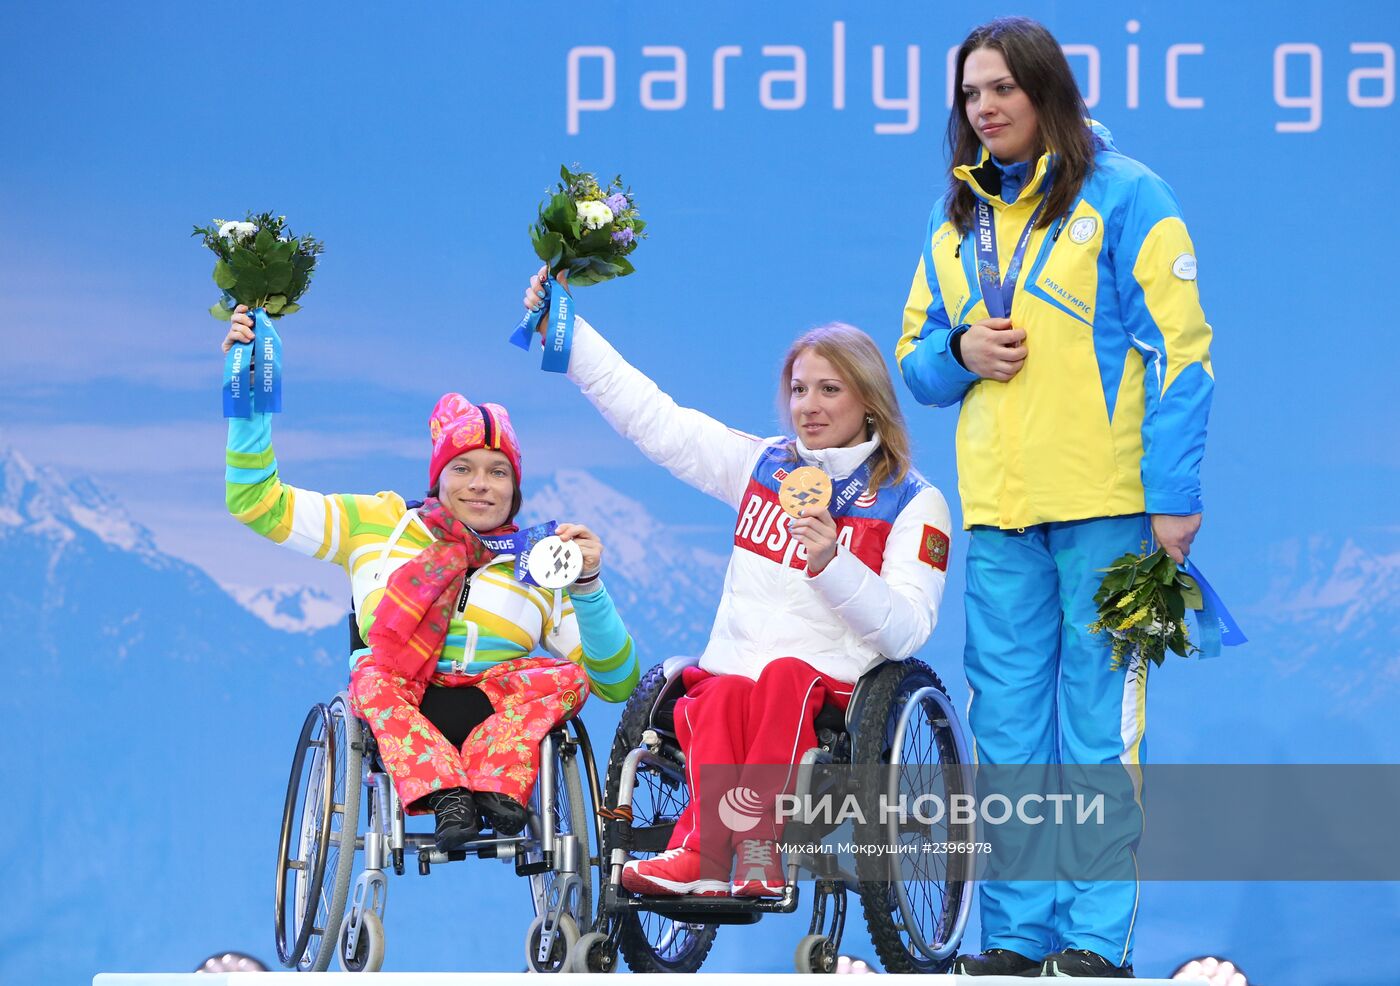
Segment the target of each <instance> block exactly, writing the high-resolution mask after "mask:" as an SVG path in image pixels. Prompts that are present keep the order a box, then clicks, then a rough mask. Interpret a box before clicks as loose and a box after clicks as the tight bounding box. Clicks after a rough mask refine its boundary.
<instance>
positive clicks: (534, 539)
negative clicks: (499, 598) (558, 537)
mask: <svg viewBox="0 0 1400 986" xmlns="http://www.w3.org/2000/svg"><path fill="white" fill-rule="evenodd" d="M558 526H559V524H558V522H557V521H553V520H548V521H545V522H544V523H543V524H536V525H535V526H534V527H527V528H525V530H523V531H516V532H514V533H513V534H477V535H476V539H477V540H478V541H480V542H481V543H482V544H484V545H486V547H488V548H490V549H491V550H492V551H494V552H495V553H496V554H498V555H515V578H516V580H517V581H519V582H524V583H525V584H526V585H534V586H538V585H539V583H538V582H536V581H535V580H534V579H532V578H530V570H529V568H528V566H529V564H530V550H531V549H532V548H534V546H535V545H537V544H539V543H540V542H541V541H543V540H544V539H545V538H547V537H549V536H550V535H551V534H553V533H554V529H555V528H556V527H558ZM473 533H475V532H473Z"/></svg>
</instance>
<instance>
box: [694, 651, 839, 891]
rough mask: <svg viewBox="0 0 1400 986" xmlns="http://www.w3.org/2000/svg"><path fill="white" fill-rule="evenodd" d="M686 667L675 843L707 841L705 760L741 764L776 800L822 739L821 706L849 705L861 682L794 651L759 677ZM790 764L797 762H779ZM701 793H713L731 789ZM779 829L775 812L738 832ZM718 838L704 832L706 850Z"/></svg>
mask: <svg viewBox="0 0 1400 986" xmlns="http://www.w3.org/2000/svg"><path fill="white" fill-rule="evenodd" d="M682 674H683V675H684V681H685V687H686V694H685V696H684V697H683V698H681V699H680V701H678V702H677V703H676V738H677V739H679V740H680V744H681V750H682V751H683V752H684V753H685V763H686V768H685V770H686V781H687V783H689V785H690V802H689V803H688V804H687V805H686V808H685V811H684V812H682V813H681V817H680V818H679V819H678V820H677V821H676V828H675V831H674V832H672V834H671V842H670V848H672V849H675V848H678V847H681V846H685V847H686V848H690V849H702V846H701V842H700V818H701V814H702V813H701V811H700V809H699V804H700V796H701V791H700V787H699V777H698V776H697V775H698V774H699V773H700V772H701V771H700V768H701V767H702V766H710V765H743V766H744V767H745V769H744V770H743V771H741V772H740V773H739V774H738V778H739V784H741V785H743V786H745V787H748V788H750V789H752V790H753V791H754V792H756V793H757V794H758V796H759V799H760V802H759V803H761V804H763V805H772V804H773V802H774V799H776V798H777V796H778V795H780V794H791V793H792V790H793V787H794V786H795V785H796V783H797V767H796V764H797V762H798V761H799V760H800V759H801V758H802V754H804V753H806V752H807V751H808V750H809V749H811V748H812V747H814V746H816V745H817V730H816V726H815V725H814V723H815V721H816V718H817V713H818V712H820V711H821V709H822V706H824V705H827V704H832V705H835V706H837V707H838V708H841V709H845V708H846V706H847V705H849V704H850V701H851V692H852V690H853V689H854V687H855V686H854V685H852V684H850V683H849V682H845V681H838V680H836V679H835V678H833V677H831V676H830V675H825V674H822V673H821V672H820V671H818V670H816V669H815V668H813V667H812V666H811V665H809V664H807V663H805V662H803V661H800V660H798V659H797V658H795V657H780V658H778V659H777V660H776V661H772V662H771V663H769V664H767V665H765V666H764V668H763V670H762V671H761V672H760V673H759V676H758V680H757V681H755V680H753V679H752V678H749V677H747V676H746V675H741V674H720V675H716V674H710V673H709V672H708V671H701V670H700V669H699V668H686V669H685V671H684V672H682ZM787 766H790V767H791V769H789V770H786V771H779V770H777V769H776V768H778V767H787ZM750 767H752V768H753V769H748V768H750ZM703 793H704V796H705V797H706V798H707V799H709V798H716V799H718V798H721V797H723V795H724V794H725V792H724V791H705V792H703ZM711 817H713V815H711ZM781 830H782V826H781V825H780V824H779V823H778V821H777V820H776V819H775V818H773V817H772V813H771V812H770V813H769V817H767V818H765V819H764V820H763V821H762V822H760V823H759V825H758V826H757V827H756V828H754V829H752V830H750V831H746V832H742V833H735V835H734V838H735V839H736V840H737V839H773V840H776V839H777V838H778V837H779V836H780V835H781ZM718 844H719V842H718V841H717V840H714V841H712V840H708V839H707V840H705V844H704V847H703V851H705V852H706V855H707V857H708V856H710V855H712V854H713V851H715V850H714V847H717V845H718ZM715 862H717V863H722V865H723V866H724V867H725V868H726V869H727V867H728V865H729V860H728V859H726V860H723V861H720V860H715Z"/></svg>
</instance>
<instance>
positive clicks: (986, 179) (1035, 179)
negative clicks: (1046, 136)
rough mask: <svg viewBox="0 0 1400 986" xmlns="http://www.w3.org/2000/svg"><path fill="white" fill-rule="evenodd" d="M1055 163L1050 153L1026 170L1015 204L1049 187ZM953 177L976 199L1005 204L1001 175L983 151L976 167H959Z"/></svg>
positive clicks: (990, 156)
mask: <svg viewBox="0 0 1400 986" xmlns="http://www.w3.org/2000/svg"><path fill="white" fill-rule="evenodd" d="M1054 163H1055V155H1054V152H1052V151H1046V152H1045V153H1044V154H1042V155H1040V157H1039V158H1037V159H1036V161H1035V164H1034V166H1033V167H1032V168H1030V169H1028V170H1029V174H1028V176H1027V178H1026V183H1025V184H1024V185H1022V186H1021V191H1020V192H1019V193H1018V194H1017V196H1016V201H1017V202H1025V201H1026V200H1028V199H1030V198H1031V197H1032V196H1035V195H1039V194H1040V193H1041V192H1043V191H1045V190H1046V189H1047V188H1049V187H1050V172H1051V169H1052V167H1053V166H1054ZM953 176H954V177H955V178H957V179H958V180H959V181H963V182H966V183H967V184H968V185H969V186H970V187H971V188H972V193H973V194H974V195H976V196H977V197H978V198H979V199H982V200H983V201H985V202H993V203H996V204H999V205H1006V204H1007V203H1006V202H1005V201H1004V200H1003V199H1002V197H1001V171H1000V170H999V169H998V168H997V165H996V162H995V161H993V160H992V155H991V154H990V153H988V151H987V149H986V148H985V147H984V148H982V151H981V155H980V156H979V157H978V159H977V163H976V164H960V165H958V166H957V167H956V168H954V169H953Z"/></svg>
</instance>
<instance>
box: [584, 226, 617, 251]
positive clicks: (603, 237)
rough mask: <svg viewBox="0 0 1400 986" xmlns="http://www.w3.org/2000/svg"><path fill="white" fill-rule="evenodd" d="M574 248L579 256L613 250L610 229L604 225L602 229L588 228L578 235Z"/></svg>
mask: <svg viewBox="0 0 1400 986" xmlns="http://www.w3.org/2000/svg"><path fill="white" fill-rule="evenodd" d="M576 249H577V252H578V254H579V256H585V257H595V256H599V255H601V254H608V253H611V252H612V250H613V241H612V231H611V230H609V229H608V228H607V227H606V226H604V227H603V228H602V229H590V230H589V231H588V232H586V233H584V234H583V235H582V236H580V237H579V240H578V247H577V248H576Z"/></svg>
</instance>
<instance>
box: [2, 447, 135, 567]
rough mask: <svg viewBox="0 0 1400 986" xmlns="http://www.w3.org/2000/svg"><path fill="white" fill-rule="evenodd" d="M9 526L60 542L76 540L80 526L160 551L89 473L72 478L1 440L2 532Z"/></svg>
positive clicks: (115, 542)
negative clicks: (66, 477)
mask: <svg viewBox="0 0 1400 986" xmlns="http://www.w3.org/2000/svg"><path fill="white" fill-rule="evenodd" d="M5 528H11V529H16V528H17V529H19V530H23V531H27V532H29V533H33V534H39V535H43V536H46V537H50V538H53V539H55V540H57V541H60V542H67V541H70V540H72V538H73V537H74V534H75V530H74V529H75V528H79V529H82V530H85V531H88V532H90V533H92V534H94V535H96V536H97V537H98V538H99V539H100V540H102V541H103V542H105V543H106V544H109V545H111V546H113V547H115V548H120V549H122V550H123V551H132V552H135V553H137V554H140V555H142V556H144V557H147V558H156V557H157V556H159V555H160V552H159V551H158V550H157V549H156V546H155V539H154V538H153V537H152V536H151V532H150V531H149V530H147V529H146V528H145V527H143V526H142V525H141V524H139V523H137V522H136V521H134V520H132V519H131V517H130V515H129V514H127V512H126V509H125V508H124V507H123V506H122V505H121V503H120V502H119V501H118V500H117V498H116V497H115V496H114V495H113V494H112V493H111V492H110V491H108V490H105V489H103V488H102V487H101V486H99V485H98V484H97V483H95V482H93V481H92V480H91V479H88V478H86V477H83V478H79V479H77V480H73V481H72V482H69V481H68V480H66V479H65V478H64V477H63V476H62V475H61V474H60V473H59V472H58V471H56V470H54V469H51V468H49V467H47V466H35V465H33V464H32V463H31V462H30V461H29V460H28V459H26V458H25V457H24V456H23V455H21V454H20V453H19V451H17V450H16V449H14V448H11V447H10V446H8V445H5V444H4V443H3V442H2V441H0V531H3V529H5Z"/></svg>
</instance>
